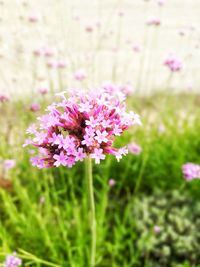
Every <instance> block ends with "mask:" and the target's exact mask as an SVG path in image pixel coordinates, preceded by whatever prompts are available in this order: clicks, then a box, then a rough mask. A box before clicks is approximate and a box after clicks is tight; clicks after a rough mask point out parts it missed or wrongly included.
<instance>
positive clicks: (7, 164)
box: [3, 159, 16, 170]
mask: <svg viewBox="0 0 200 267" xmlns="http://www.w3.org/2000/svg"><path fill="white" fill-rule="evenodd" d="M15 165H16V161H15V160H14V159H6V160H4V163H3V166H4V169H5V170H10V169H12V168H14V167H15Z"/></svg>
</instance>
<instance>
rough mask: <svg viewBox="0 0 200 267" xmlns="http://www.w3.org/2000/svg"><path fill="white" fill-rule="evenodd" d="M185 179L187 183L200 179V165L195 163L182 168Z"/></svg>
mask: <svg viewBox="0 0 200 267" xmlns="http://www.w3.org/2000/svg"><path fill="white" fill-rule="evenodd" d="M182 171H183V175H184V178H185V179H186V180H187V181H192V180H193V179H197V178H200V165H198V164H194V163H191V162H189V163H186V164H184V165H183V166H182Z"/></svg>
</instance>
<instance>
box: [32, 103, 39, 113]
mask: <svg viewBox="0 0 200 267" xmlns="http://www.w3.org/2000/svg"><path fill="white" fill-rule="evenodd" d="M30 110H31V111H32V112H37V111H38V110H40V105H39V104H37V103H32V104H31V106H30Z"/></svg>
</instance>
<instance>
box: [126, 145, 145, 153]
mask: <svg viewBox="0 0 200 267" xmlns="http://www.w3.org/2000/svg"><path fill="white" fill-rule="evenodd" d="M128 150H129V152H130V153H132V154H135V155H139V154H140V153H141V152H142V148H141V147H140V146H139V145H138V144H136V143H130V144H129V145H128Z"/></svg>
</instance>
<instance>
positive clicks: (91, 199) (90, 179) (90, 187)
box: [85, 157, 96, 267]
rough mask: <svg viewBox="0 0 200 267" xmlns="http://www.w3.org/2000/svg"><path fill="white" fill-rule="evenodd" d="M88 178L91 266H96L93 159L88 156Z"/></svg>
mask: <svg viewBox="0 0 200 267" xmlns="http://www.w3.org/2000/svg"><path fill="white" fill-rule="evenodd" d="M85 165H86V179H87V181H88V191H89V192H88V193H89V202H90V226H91V258H90V267H94V266H95V254H96V217H95V201H94V188H93V177H92V159H91V158H90V157H88V158H86V161H85Z"/></svg>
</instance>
